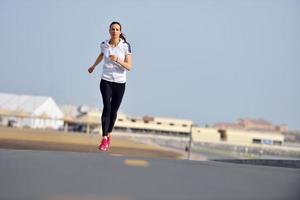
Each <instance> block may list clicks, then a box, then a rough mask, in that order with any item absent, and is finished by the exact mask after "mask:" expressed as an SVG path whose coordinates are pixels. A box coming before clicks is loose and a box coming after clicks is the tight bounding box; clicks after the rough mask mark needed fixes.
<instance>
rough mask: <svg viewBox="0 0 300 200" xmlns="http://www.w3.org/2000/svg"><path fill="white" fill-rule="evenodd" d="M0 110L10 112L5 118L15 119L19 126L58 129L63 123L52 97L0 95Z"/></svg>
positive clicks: (60, 113) (61, 114) (60, 112)
mask: <svg viewBox="0 0 300 200" xmlns="http://www.w3.org/2000/svg"><path fill="white" fill-rule="evenodd" d="M0 109H2V110H5V111H10V112H11V114H6V117H7V118H8V117H10V118H11V117H15V118H16V120H17V121H18V125H19V126H29V127H31V128H53V129H58V128H60V127H62V126H63V123H64V122H63V117H64V114H63V113H62V111H61V110H60V108H59V107H58V106H57V104H56V103H55V102H54V100H53V99H52V97H46V96H32V95H16V94H7V93H0ZM2 117H3V116H2Z"/></svg>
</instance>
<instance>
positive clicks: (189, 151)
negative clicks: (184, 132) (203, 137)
mask: <svg viewBox="0 0 300 200" xmlns="http://www.w3.org/2000/svg"><path fill="white" fill-rule="evenodd" d="M192 132H193V124H191V128H190V138H189V146H188V160H190V158H191V150H192Z"/></svg>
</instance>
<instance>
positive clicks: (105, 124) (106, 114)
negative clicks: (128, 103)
mask: <svg viewBox="0 0 300 200" xmlns="http://www.w3.org/2000/svg"><path fill="white" fill-rule="evenodd" d="M100 91H101V94H102V100H103V110H102V116H101V124H102V136H107V135H108V132H109V125H110V113H111V98H112V83H110V82H108V81H105V80H101V82H100Z"/></svg>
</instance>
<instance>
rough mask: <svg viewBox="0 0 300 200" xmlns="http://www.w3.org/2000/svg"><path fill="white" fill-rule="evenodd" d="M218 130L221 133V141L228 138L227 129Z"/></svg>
mask: <svg viewBox="0 0 300 200" xmlns="http://www.w3.org/2000/svg"><path fill="white" fill-rule="evenodd" d="M218 132H219V133H220V140H221V141H226V140H227V133H226V130H222V129H221V130H218Z"/></svg>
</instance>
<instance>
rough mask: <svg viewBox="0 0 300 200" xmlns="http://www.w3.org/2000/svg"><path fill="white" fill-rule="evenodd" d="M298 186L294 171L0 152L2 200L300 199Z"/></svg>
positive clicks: (299, 179)
mask: <svg viewBox="0 0 300 200" xmlns="http://www.w3.org/2000/svg"><path fill="white" fill-rule="evenodd" d="M299 188H300V170H299V169H292V168H279V167H266V166H252V165H246V164H243V165H240V164H234V163H221V162H213V161H188V160H174V159H159V158H146V159H145V158H141V157H128V156H126V155H121V154H112V153H100V152H99V153H85V152H62V151H38V150H9V149H0V199H1V200H15V199H22V200H69V199H72V200H78V199H84V200H95V199H97V200H125V199H126V200H129V199H130V200H144V199H145V200H156V199H157V200H177V199H178V200H205V199H214V200H218V199H222V200H235V199H237V200H242V199H249V200H250V199H251V200H253V199H255V200H259V199H264V200H268V199H270V200H271V199H272V200H277V199H278V200H279V199H282V200H286V199H289V200H293V199H295V200H299V199H300V190H299Z"/></svg>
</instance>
